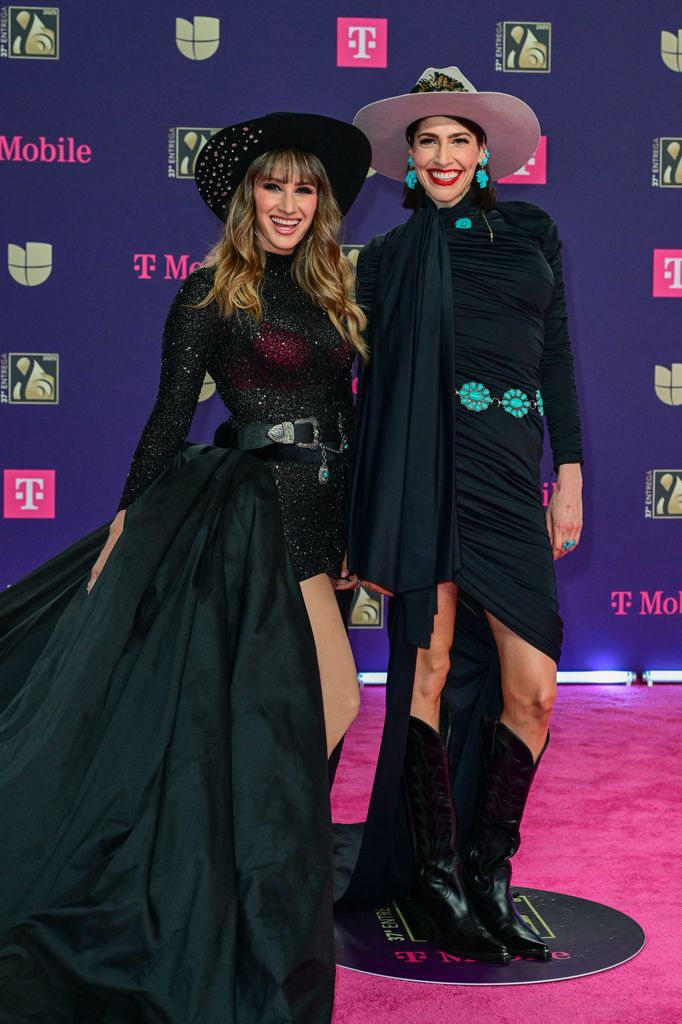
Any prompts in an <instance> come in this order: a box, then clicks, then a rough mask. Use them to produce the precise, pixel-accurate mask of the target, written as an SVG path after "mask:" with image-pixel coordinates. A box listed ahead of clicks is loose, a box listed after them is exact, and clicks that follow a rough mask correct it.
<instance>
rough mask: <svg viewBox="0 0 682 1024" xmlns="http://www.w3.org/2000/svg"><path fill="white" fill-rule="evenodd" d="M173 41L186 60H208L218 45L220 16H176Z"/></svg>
mask: <svg viewBox="0 0 682 1024" xmlns="http://www.w3.org/2000/svg"><path fill="white" fill-rule="evenodd" d="M175 42H176V44H177V47H178V50H179V51H180V53H181V54H182V55H183V57H187V59H188V60H208V58H209V57H212V56H213V54H214V53H215V52H216V50H217V49H218V47H219V46H220V18H203V17H200V16H195V17H194V19H193V20H192V21H188V20H187V19H186V18H176V19H175Z"/></svg>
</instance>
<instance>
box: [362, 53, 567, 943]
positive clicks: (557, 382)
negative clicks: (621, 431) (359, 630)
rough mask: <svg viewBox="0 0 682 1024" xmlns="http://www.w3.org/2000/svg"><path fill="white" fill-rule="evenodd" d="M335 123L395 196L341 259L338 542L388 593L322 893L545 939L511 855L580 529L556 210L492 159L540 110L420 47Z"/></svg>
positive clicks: (494, 932)
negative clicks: (340, 826) (392, 206)
mask: <svg viewBox="0 0 682 1024" xmlns="http://www.w3.org/2000/svg"><path fill="white" fill-rule="evenodd" d="M355 123H356V124H357V125H359V126H360V127H361V128H362V129H363V131H364V132H365V133H366V134H367V136H368V137H369V139H370V141H371V143H372V151H373V157H372V164H373V166H374V168H375V169H376V170H378V171H379V172H381V173H384V174H386V175H388V176H389V177H392V178H398V179H404V182H405V190H404V195H405V202H404V205H405V206H407V207H408V208H410V209H412V210H414V211H415V212H414V214H413V216H412V217H411V218H410V220H409V221H408V222H407V223H405V224H403V225H401V226H400V227H398V228H395V229H394V230H393V231H389V232H388V234H386V235H384V236H380V237H378V238H375V239H374V240H373V241H371V242H370V243H369V244H368V245H367V246H366V247H365V248H364V250H363V251H362V253H361V255H360V259H359V261H358V282H359V283H358V299H359V301H360V302H361V304H362V305H363V307H364V308H365V310H366V312H367V313H368V315H369V317H370V331H369V343H370V362H369V364H368V369H367V370H366V371H365V373H364V380H363V382H362V385H361V400H360V418H359V426H358V444H357V456H356V471H355V474H354V482H353V495H352V505H351V522H350V535H349V565H350V566H351V568H352V569H353V570H354V571H355V572H357V573H358V574H359V575H360V576H361V577H362V578H364V579H368V580H371V581H373V582H374V583H375V584H378V585H380V586H381V587H383V588H384V589H385V590H386V591H388V592H390V593H392V594H394V595H396V596H395V598H394V599H393V600H392V602H391V613H390V620H391V621H390V633H391V662H390V667H389V680H388V693H387V705H388V706H387V719H386V727H385V731H384V741H383V745H382V751H381V757H380V761H379V765H378V769H377V776H376V780H375V786H374V792H373V797H372V803H371V807H370V812H369V817H368V822H367V826H366V829H365V833H364V840H363V846H362V850H361V854H360V859H359V861H358V863H357V866H356V868H355V873H354V876H353V878H352V881H351V883H350V886H349V888H348V890H347V892H346V895H345V899H344V904H345V905H346V906H353V905H357V904H365V903H370V904H371V905H374V906H377V905H381V902H377V901H382V902H383V901H385V900H386V899H388V898H390V897H395V896H396V895H399V894H400V893H401V892H403V893H405V892H407V891H409V890H410V889H411V888H413V887H414V885H415V880H416V883H417V888H416V892H417V896H418V902H419V903H420V905H421V909H422V912H423V914H424V919H425V920H424V927H425V929H426V930H427V932H428V933H430V934H431V937H432V938H434V940H435V941H436V942H438V943H439V945H440V948H443V949H448V950H450V951H451V952H454V953H458V954H460V955H464V956H472V957H475V958H477V959H485V960H492V961H498V962H503V963H504V962H508V961H509V959H510V955H512V954H516V955H522V956H531V957H537V958H540V959H546V958H548V957H549V955H550V953H549V949H548V947H547V946H546V945H545V943H544V942H542V941H540V940H539V938H538V937H537V936H535V935H532V934H530V933H529V931H528V930H527V929H526V927H525V925H524V924H523V922H522V921H521V919H520V917H519V916H518V915H517V913H516V911H515V908H514V903H513V900H512V898H511V895H510V890H509V882H510V877H511V866H510V860H511V857H512V856H513V854H514V853H515V852H516V850H517V848H518V845H519V842H520V832H519V830H520V824H521V817H522V813H523V809H524V806H525V803H526V799H527V796H528V792H529V789H530V786H531V783H532V780H533V777H534V775H535V772H536V770H537V767H538V764H539V761H540V758H541V756H542V753H543V751H544V750H545V748H546V746H547V742H548V738H549V734H548V723H549V717H550V712H551V709H552V705H553V702H554V698H555V694H556V666H557V662H558V660H559V653H560V648H561V640H562V624H561V619H560V618H559V614H558V605H557V596H556V581H555V575H554V568H553V558H554V559H556V558H560V557H562V556H563V555H565V554H566V553H568V552H569V551H572V550H574V549H575V547H576V545H577V543H578V542H579V539H580V530H581V524H582V504H581V463H582V444H581V432H580V420H579V415H578V407H577V401H576V390H575V382H574V374H573V362H572V357H571V349H570V342H569V338H568V333H567V329H566V306H565V299H564V288H563V280H562V272H561V257H560V250H561V244H560V242H559V239H558V236H557V231H556V227H555V226H554V224H553V223H552V221H551V219H550V218H549V217H548V215H547V214H546V213H544V212H543V211H542V210H539V209H538V208H537V207H535V206H531V205H530V204H527V203H519V202H507V203H498V202H497V201H496V198H495V192H494V189H493V187H492V184H491V180H490V178H491V174H492V171H491V168H492V167H493V166H494V168H495V173H496V175H497V176H501V177H502V176H505V175H508V174H511V173H513V172H514V171H516V170H518V169H519V168H520V167H522V166H523V165H524V164H525V163H526V162H527V161H528V160H529V159H530V158H531V156H532V154H533V152H534V150H535V148H536V147H537V144H538V142H539V138H540V130H539V125H538V121H537V118H536V117H535V115H534V114H533V112H532V110H530V108H529V107H528V106H527V105H526V104H525V103H523V102H522V101H521V100H519V99H517V98H516V97H513V96H508V95H505V94H500V93H478V92H476V90H475V89H474V87H473V86H472V85H471V83H470V82H468V81H467V79H466V78H464V76H463V75H462V74H461V72H460V71H459V70H458V69H457V68H445V69H434V68H429V69H428V70H427V71H426V72H425V73H424V75H423V76H422V78H421V79H420V81H419V83H418V84H417V86H416V87H415V89H413V90H412V92H411V93H409V94H407V95H404V96H397V97H393V98H392V99H388V100H382V101H379V102H377V103H373V104H370V105H369V106H368V107H365V108H363V110H361V111H360V113H359V114H358V115H357V117H356V120H355ZM544 416H546V419H547V423H548V426H549V433H550V439H551V444H552V450H553V455H554V466H555V469H556V471H557V488H556V491H555V494H554V496H553V498H552V501H551V502H550V506H549V509H548V511H547V513H545V510H544V509H543V504H542V497H541V481H540V457H541V453H542V439H543V417H544ZM455 626H456V628H455ZM481 755H482V756H483V763H482V765H480V760H481ZM479 765H480V767H479ZM401 775H402V776H403V779H404V783H405V792H406V797H407V799H406V805H405V806H403V804H402V802H401V801H400V800H399V783H400V778H401ZM479 783H480V784H479ZM453 794H454V806H453ZM455 807H456V808H457V819H458V820H457V823H456V820H455ZM408 825H409V830H411V833H412V842H411V843H410V839H409V831H408ZM387 837H388V841H387Z"/></svg>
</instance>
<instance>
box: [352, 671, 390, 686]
mask: <svg viewBox="0 0 682 1024" xmlns="http://www.w3.org/2000/svg"><path fill="white" fill-rule="evenodd" d="M358 682H359V683H360V686H385V685H386V673H385V672H358Z"/></svg>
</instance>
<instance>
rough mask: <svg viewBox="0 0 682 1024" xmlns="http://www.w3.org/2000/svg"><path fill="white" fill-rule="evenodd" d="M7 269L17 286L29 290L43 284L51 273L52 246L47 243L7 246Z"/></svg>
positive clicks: (11, 244)
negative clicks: (21, 285) (20, 285)
mask: <svg viewBox="0 0 682 1024" xmlns="http://www.w3.org/2000/svg"><path fill="white" fill-rule="evenodd" d="M7 269H8V270H9V272H10V276H11V277H12V278H13V279H14V280H15V281H16V282H17V284H23V285H26V286H27V287H29V288H32V287H35V286H36V285H39V284H43V283H44V282H45V281H47V279H48V277H49V276H50V274H51V273H52V246H51V245H50V243H49V242H26V244H25V245H24V246H21V245H14V244H13V243H12V242H10V244H9V245H8V246H7Z"/></svg>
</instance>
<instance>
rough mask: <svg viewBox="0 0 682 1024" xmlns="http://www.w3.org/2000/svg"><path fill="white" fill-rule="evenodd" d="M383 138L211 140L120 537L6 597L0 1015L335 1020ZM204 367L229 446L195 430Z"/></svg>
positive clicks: (348, 130)
mask: <svg viewBox="0 0 682 1024" xmlns="http://www.w3.org/2000/svg"><path fill="white" fill-rule="evenodd" d="M369 157H370V151H369V145H368V143H367V140H366V139H365V137H364V136H363V135H362V133H361V132H360V131H359V130H358V129H355V128H353V127H352V126H350V125H347V124H343V123H341V122H338V121H334V120H331V119H329V118H323V117H317V116H313V115H303V114H277V115H270V116H269V117H265V118H262V119H259V120H254V121H250V122H247V123H244V124H240V125H235V126H233V127H231V128H227V129H225V130H224V131H222V132H219V133H218V134H217V135H216V136H215V137H214V138H213V139H212V140H211V142H210V143H209V144H208V145H207V146H206V148H205V150H204V152H203V153H202V155H201V157H200V159H199V161H198V167H197V172H196V178H197V184H198V186H199V190H200V192H201V194H202V196H203V198H204V199H205V200H206V202H207V203H208V204H209V205H210V206H211V208H212V209H213V210H214V211H215V212H216V213H217V214H218V215H219V216H220V217H221V219H223V222H224V230H223V234H222V237H221V240H220V242H219V244H218V245H217V246H216V248H215V249H214V250H213V251H212V253H211V254H210V257H209V259H208V261H207V265H206V266H205V267H204V268H202V269H200V270H198V271H196V272H195V273H193V274H192V275H190V277H189V278H188V279H187V280H186V281H185V283H184V284H183V286H182V288H181V289H180V292H179V294H178V295H177V297H176V298H175V300H174V302H173V304H172V307H171V310H170V313H169V316H168V320H167V323H166V328H165V332H164V344H163V357H162V371H161V385H160V388H159V394H158V397H157V401H156V404H155V406H154V410H153V412H152V415H151V417H150V419H149V421H148V423H147V426H146V427H145V430H144V433H143V435H142V439H141V441H140V443H139V445H138V448H137V451H136V453H135V457H134V459H133V464H132V467H131V471H130V474H129V477H128V480H127V483H126V486H125V491H124V495H123V499H122V502H121V511H120V512H119V514H118V515H117V516H116V519H115V520H114V524H113V526H112V528H111V531H110V533H109V536H108V538H106V544H105V545H104V549H103V550H102V551H101V554H100V555H99V557H97V551H99V550H101V549H102V544H103V543H104V541H105V536H104V535H103V534H105V533H106V531H96V532H95V533H94V534H92V535H90V536H89V537H86V538H84V539H83V540H82V541H80V542H79V543H77V544H76V545H74V546H73V547H72V548H70V549H68V550H67V551H66V552H63V553H62V554H61V555H58V556H57V557H56V558H55V559H53V560H52V561H51V562H49V563H47V564H46V565H44V566H42V567H40V568H39V569H37V570H36V571H35V572H34V573H32V574H31V575H30V576H29V577H27V578H26V579H25V580H23V581H20V582H19V583H18V584H16V585H15V586H13V587H12V588H11V589H10V590H9V591H8V592H7V593H6V594H4V595H0V665H1V668H2V671H1V672H0V679H1V681H0V832H1V833H2V836H3V842H2V844H0V1018H2V1019H3V1020H5V1019H6V1020H8V1021H9V1020H12V1021H15V1020H16V1021H19V1020H21V1021H26V1022H28V1021H33V1020H35V1021H36V1022H37V1021H40V1022H41V1024H58V1022H61V1021H65V1020H69V1021H75V1020H88V1021H94V1020H97V1021H100V1022H101V1024H124V1022H125V1024H128V1022H129V1021H132V1020H135V1021H140V1022H143V1021H149V1022H151V1021H161V1020H163V1021H164V1022H166V1024H225V1022H233V1024H256V1022H258V1024H280V1022H282V1021H288V1022H291V1024H322V1022H324V1021H329V1020H330V1019H331V1012H332V1003H333V991H334V955H333V932H332V918H331V836H330V827H329V824H330V823H329V799H328V783H327V775H326V772H325V742H324V732H325V722H324V717H323V701H322V698H321V692H320V678H322V682H323V687H324V710H325V711H326V718H327V722H326V725H327V748H328V750H327V753H328V752H329V750H330V749H332V748H333V747H334V746H335V745H336V744H337V743H338V740H339V739H340V737H341V736H342V734H343V732H344V731H345V728H346V727H347V725H348V724H349V723H350V721H351V720H352V717H353V715H354V713H355V709H356V707H357V683H356V680H355V672H354V667H353V663H352V657H351V654H350V650H349V648H348V642H347V639H346V636H345V632H344V629H343V624H342V621H341V617H340V614H339V611H338V608H337V605H336V602H335V596H334V589H333V583H332V582H330V577H332V578H333V579H334V580H337V578H338V580H339V582H340V586H341V587H342V588H344V587H352V585H353V580H352V579H348V578H347V577H346V578H345V580H344V579H342V560H343V554H344V546H345V516H344V491H345V488H346V472H347V470H346V463H347V455H348V447H349V441H350V436H351V364H352V362H353V360H354V358H355V356H356V354H360V355H361V356H362V354H363V343H362V341H361V338H360V331H361V330H362V328H363V326H364V317H363V315H362V313H361V312H360V310H359V308H358V307H357V306H356V305H355V304H354V301H353V298H352V293H351V283H352V282H351V272H350V270H349V269H348V267H347V265H346V263H345V261H344V260H343V258H342V256H341V253H340V249H339V245H338V242H337V237H336V235H337V230H338V227H339V222H340V217H341V214H342V213H344V212H346V210H347V209H348V208H349V207H350V205H351V203H352V202H353V199H354V198H355V196H356V194H357V192H358V191H359V189H360V187H361V185H362V183H363V181H364V179H365V176H366V173H367V170H368V167H369ZM207 371H209V372H210V373H211V375H212V377H213V379H214V380H215V382H216V385H217V387H218V390H219V392H220V394H221V396H222V397H223V399H224V400H225V402H226V404H227V405H228V406H229V409H230V412H231V414H232V416H231V419H230V420H229V421H228V423H227V424H225V425H224V426H223V427H222V428H220V430H219V431H218V436H217V438H216V442H217V445H219V447H216V446H213V447H212V446H207V445H192V444H189V445H187V444H184V441H185V436H186V433H187V430H188V428H189V424H190V422H191V418H192V414H193V411H194V407H195V405H196V402H197V398H198V394H199V390H200V388H201V384H202V382H203V380H204V376H205V373H206V372H207ZM124 510H125V511H124ZM124 520H125V526H124V527H123V522H124ZM95 559H96V561H95ZM93 562H95V565H94V569H93ZM299 584H300V586H299ZM311 625H312V629H311ZM318 662H319V664H318ZM335 687H339V688H340V690H341V692H340V694H339V693H337V692H335Z"/></svg>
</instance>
